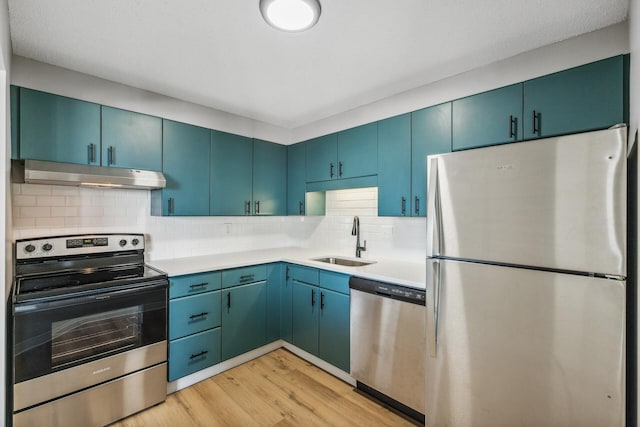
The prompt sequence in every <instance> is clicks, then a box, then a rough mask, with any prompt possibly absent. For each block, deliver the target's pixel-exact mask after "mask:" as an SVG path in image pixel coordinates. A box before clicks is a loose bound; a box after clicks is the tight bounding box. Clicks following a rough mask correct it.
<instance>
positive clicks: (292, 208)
mask: <svg viewBox="0 0 640 427" xmlns="http://www.w3.org/2000/svg"><path fill="white" fill-rule="evenodd" d="M306 154H307V151H306V144H305V143H304V142H301V143H298V144H294V145H289V146H288V147H287V215H304V214H305V192H306V174H305V170H306V164H305V163H306Z"/></svg>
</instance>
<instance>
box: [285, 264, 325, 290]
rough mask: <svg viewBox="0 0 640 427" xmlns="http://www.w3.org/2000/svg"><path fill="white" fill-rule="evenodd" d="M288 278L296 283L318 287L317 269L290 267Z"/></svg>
mask: <svg viewBox="0 0 640 427" xmlns="http://www.w3.org/2000/svg"><path fill="white" fill-rule="evenodd" d="M288 277H289V279H292V280H295V281H296V282H301V283H306V284H309V285H317V284H318V282H319V279H318V277H319V276H318V270H317V269H316V268H309V267H300V266H298V265H290V266H289V274H288Z"/></svg>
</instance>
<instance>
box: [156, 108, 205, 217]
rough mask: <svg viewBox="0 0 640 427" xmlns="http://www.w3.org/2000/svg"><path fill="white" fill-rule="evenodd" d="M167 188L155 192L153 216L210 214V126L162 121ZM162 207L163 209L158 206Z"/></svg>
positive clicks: (164, 169) (163, 162) (163, 169)
mask: <svg viewBox="0 0 640 427" xmlns="http://www.w3.org/2000/svg"><path fill="white" fill-rule="evenodd" d="M162 138H163V144H162V172H163V173H164V176H165V178H166V180H167V186H166V188H164V189H162V190H155V191H153V192H152V199H154V198H156V197H159V198H160V199H161V201H159V203H157V202H155V201H154V202H152V204H151V206H152V212H151V213H152V214H153V215H165V216H166V215H209V149H210V142H209V140H210V131H209V129H205V128H201V127H198V126H192V125H188V124H185V123H179V122H174V121H171V120H163V121H162ZM158 205H159V206H160V207H161V209H154V207H157V206H158Z"/></svg>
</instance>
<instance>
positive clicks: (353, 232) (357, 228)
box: [351, 216, 367, 258]
mask: <svg viewBox="0 0 640 427" xmlns="http://www.w3.org/2000/svg"><path fill="white" fill-rule="evenodd" d="M351 235H352V236H358V237H356V258H360V257H361V255H362V251H366V250H367V241H366V240H365V241H364V246H360V218H358V217H357V216H355V217H353V228H352V229H351Z"/></svg>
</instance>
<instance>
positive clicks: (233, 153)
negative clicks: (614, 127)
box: [209, 130, 253, 215]
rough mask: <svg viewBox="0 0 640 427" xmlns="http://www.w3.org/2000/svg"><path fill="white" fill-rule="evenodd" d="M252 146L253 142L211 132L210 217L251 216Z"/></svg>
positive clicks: (224, 133)
mask: <svg viewBox="0 0 640 427" xmlns="http://www.w3.org/2000/svg"><path fill="white" fill-rule="evenodd" d="M252 147H253V144H252V142H251V139H250V138H246V137H244V136H239V135H233V134H230V133H226V132H220V131H216V130H213V131H211V187H210V188H211V196H210V203H211V205H210V207H209V211H210V213H211V215H250V214H251V211H252V206H251V205H252V203H251V202H252V188H251V186H252V180H253V160H252V157H253V155H252V153H253V148H252Z"/></svg>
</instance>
